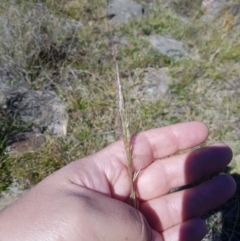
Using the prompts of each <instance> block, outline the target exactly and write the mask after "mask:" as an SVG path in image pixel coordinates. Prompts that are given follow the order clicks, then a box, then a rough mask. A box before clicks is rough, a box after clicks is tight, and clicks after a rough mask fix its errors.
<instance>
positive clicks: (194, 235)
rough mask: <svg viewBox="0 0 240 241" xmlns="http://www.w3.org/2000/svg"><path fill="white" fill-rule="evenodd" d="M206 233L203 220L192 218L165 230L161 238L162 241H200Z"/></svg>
mask: <svg viewBox="0 0 240 241" xmlns="http://www.w3.org/2000/svg"><path fill="white" fill-rule="evenodd" d="M206 233H207V226H206V224H205V222H204V220H202V219H200V218H194V219H190V220H187V221H185V222H183V223H181V224H178V225H176V226H174V227H172V228H169V229H167V230H165V231H164V232H163V233H162V238H163V241H170V240H171V241H201V240H202V239H203V238H204V236H205V235H206ZM156 240H158V239H156ZM153 241H154V240H153Z"/></svg>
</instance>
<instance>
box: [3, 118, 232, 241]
mask: <svg viewBox="0 0 240 241" xmlns="http://www.w3.org/2000/svg"><path fill="white" fill-rule="evenodd" d="M207 135H208V130H207V127H206V126H205V125H204V124H203V123H200V122H189V123H182V124H176V125H172V126H167V127H163V128H159V129H153V130H149V131H145V132H142V133H139V134H138V135H136V136H135V137H134V144H133V168H134V170H136V171H137V170H139V169H141V171H140V173H139V175H138V178H137V180H136V183H135V184H136V190H137V193H138V198H139V202H140V203H139V211H137V210H135V209H133V208H132V207H131V206H129V205H128V204H126V200H127V198H128V196H129V193H130V182H129V177H128V172H127V168H126V165H125V163H126V158H125V151H124V146H123V142H122V141H117V142H115V143H113V144H111V145H110V146H108V147H106V148H105V149H103V150H101V151H99V152H98V153H96V154H93V155H91V156H88V157H85V158H82V159H80V160H77V161H75V162H73V163H70V164H69V165H67V166H65V167H64V168H62V169H60V170H59V171H57V172H55V173H53V174H52V175H50V176H49V177H47V178H45V179H44V180H43V181H42V182H40V183H39V184H38V185H36V186H35V187H34V188H32V189H31V190H30V191H29V192H28V193H27V194H26V195H24V196H23V197H22V198H21V199H19V200H18V201H17V202H15V203H14V204H13V205H12V206H10V207H8V208H6V209H5V210H3V211H2V212H1V213H0V237H1V238H0V240H1V241H15V240H17V241H19V240H24V241H33V240H36V241H43V240H44V241H56V240H67V241H80V240H81V241H85V240H86V241H89V240H90V241H92V240H94V241H120V240H121V241H122V240H129V241H136V240H138V241H163V240H164V241H188V240H189V241H198V240H201V239H202V238H203V237H204V235H205V234H206V231H207V230H206V225H205V223H204V221H203V220H202V219H201V218H200V217H201V216H202V215H203V214H204V213H205V212H207V211H208V210H210V209H213V208H215V207H217V206H218V205H220V204H222V203H223V202H225V201H226V200H227V199H229V198H230V197H231V196H232V195H233V194H234V192H235V189H236V184H235V182H234V180H233V179H232V178H231V177H230V176H227V175H220V176H218V177H216V178H214V179H212V180H210V181H207V182H204V183H202V184H200V185H199V186H197V187H193V188H190V189H186V190H182V191H179V192H175V193H171V194H170V193H169V191H170V190H171V189H172V188H176V187H179V186H183V185H186V184H190V183H193V182H195V181H197V180H199V179H201V178H202V177H204V176H207V175H209V174H211V173H214V172H216V171H219V170H221V169H222V168H223V167H225V166H226V165H227V164H228V163H229V162H230V161H231V158H232V152H231V149H230V148H229V147H227V146H225V145H223V144H217V145H213V146H209V147H204V148H201V149H197V150H195V151H193V152H189V153H185V154H179V155H175V156H170V155H172V154H174V153H176V152H177V151H179V150H184V149H188V148H191V147H194V146H196V145H198V144H200V143H202V142H203V141H204V140H205V139H206V138H207ZM169 156H170V157H169ZM160 158H161V159H160ZM157 159H160V160H157Z"/></svg>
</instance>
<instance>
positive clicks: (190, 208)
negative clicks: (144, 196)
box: [140, 175, 236, 231]
mask: <svg viewBox="0 0 240 241" xmlns="http://www.w3.org/2000/svg"><path fill="white" fill-rule="evenodd" d="M235 190H236V183H235V181H234V179H233V178H232V177H230V176H228V175H220V176H218V177H216V178H214V179H212V180H210V181H207V182H205V183H202V184H200V185H199V186H197V187H194V188H190V189H186V190H183V191H180V192H176V193H172V194H168V195H165V196H162V197H160V198H156V199H152V200H150V201H146V202H143V203H142V204H140V210H141V212H142V213H143V214H144V216H145V217H146V218H147V220H148V222H149V224H150V225H151V227H152V228H153V229H155V230H157V231H164V230H166V229H169V228H171V227H173V226H175V225H177V224H180V223H181V222H184V221H186V220H188V219H192V218H197V217H201V216H202V215H203V214H204V213H206V212H207V211H209V210H211V209H213V208H215V207H217V206H219V205H220V204H222V203H224V202H225V201H227V200H228V199H229V198H230V197H231V196H232V195H233V194H234V192H235Z"/></svg>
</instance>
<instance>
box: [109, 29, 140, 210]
mask: <svg viewBox="0 0 240 241" xmlns="http://www.w3.org/2000/svg"><path fill="white" fill-rule="evenodd" d="M111 48H112V55H113V61H114V67H115V82H116V92H117V95H116V97H117V108H118V115H119V119H120V123H121V132H122V135H123V142H124V147H125V151H126V158H127V161H126V166H127V170H128V176H129V181H130V196H129V199H130V205H131V206H133V207H134V208H136V209H137V208H138V207H137V206H138V205H137V197H136V192H135V187H134V176H135V175H134V171H133V168H132V160H133V158H132V145H131V135H130V131H129V121H128V117H127V113H126V109H125V105H124V98H123V93H122V85H121V81H120V77H119V69H118V62H117V58H116V49H115V46H114V43H113V41H112V34H111Z"/></svg>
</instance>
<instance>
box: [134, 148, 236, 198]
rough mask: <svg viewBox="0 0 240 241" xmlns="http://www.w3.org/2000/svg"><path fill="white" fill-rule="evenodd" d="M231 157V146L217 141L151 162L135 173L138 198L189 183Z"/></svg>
mask: <svg viewBox="0 0 240 241" xmlns="http://www.w3.org/2000/svg"><path fill="white" fill-rule="evenodd" d="M231 159H232V151H231V149H230V148H229V147H228V146H226V145H223V144H217V145H212V146H208V147H203V148H200V149H197V150H195V151H193V152H191V153H186V154H182V155H178V156H172V157H169V158H167V159H164V160H159V161H155V162H154V163H152V164H151V165H150V166H148V167H147V168H146V169H144V170H143V171H142V172H141V173H140V174H139V178H138V180H137V182H136V187H137V190H138V197H139V198H140V199H141V200H149V199H153V198H156V197H159V196H161V195H164V194H166V193H168V192H169V191H170V190H171V189H172V188H176V187H180V186H183V185H187V184H190V183H193V182H195V181H197V180H199V179H201V178H202V177H204V176H207V175H210V174H212V173H214V172H217V171H220V170H221V169H222V168H224V167H225V166H226V165H227V164H228V163H229V162H230V161H231Z"/></svg>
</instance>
